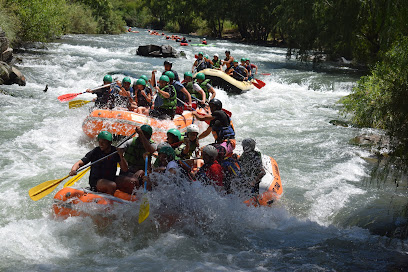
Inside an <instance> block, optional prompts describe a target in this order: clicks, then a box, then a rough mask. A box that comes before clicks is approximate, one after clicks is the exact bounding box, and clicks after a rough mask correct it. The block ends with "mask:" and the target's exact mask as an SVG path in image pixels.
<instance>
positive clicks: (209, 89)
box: [207, 85, 217, 101]
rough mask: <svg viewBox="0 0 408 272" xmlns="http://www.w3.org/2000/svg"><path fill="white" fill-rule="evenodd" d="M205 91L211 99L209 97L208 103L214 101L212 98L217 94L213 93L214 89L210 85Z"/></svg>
mask: <svg viewBox="0 0 408 272" xmlns="http://www.w3.org/2000/svg"><path fill="white" fill-rule="evenodd" d="M207 90H208V92H209V93H211V97H210V101H211V100H212V99H214V97H215V95H216V94H217V93H216V92H215V90H214V88H213V87H212V86H211V85H210V86H208V88H207Z"/></svg>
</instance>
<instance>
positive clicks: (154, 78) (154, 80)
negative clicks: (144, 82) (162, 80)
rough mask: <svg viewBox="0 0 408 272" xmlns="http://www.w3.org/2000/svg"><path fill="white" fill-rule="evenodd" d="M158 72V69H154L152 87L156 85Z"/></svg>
mask: <svg viewBox="0 0 408 272" xmlns="http://www.w3.org/2000/svg"><path fill="white" fill-rule="evenodd" d="M156 72H157V70H153V71H152V78H151V79H150V84H151V85H152V87H156Z"/></svg>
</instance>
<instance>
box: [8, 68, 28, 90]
mask: <svg viewBox="0 0 408 272" xmlns="http://www.w3.org/2000/svg"><path fill="white" fill-rule="evenodd" d="M10 82H11V83H10V84H13V83H16V84H18V85H19V86H25V85H26V78H25V76H23V74H22V73H21V72H20V70H18V69H17V68H16V67H14V66H13V67H11V71H10Z"/></svg>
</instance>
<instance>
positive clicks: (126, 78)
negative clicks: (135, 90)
mask: <svg viewBox="0 0 408 272" xmlns="http://www.w3.org/2000/svg"><path fill="white" fill-rule="evenodd" d="M125 82H128V83H132V80H131V79H130V77H124V78H123V79H122V84H124V83H125Z"/></svg>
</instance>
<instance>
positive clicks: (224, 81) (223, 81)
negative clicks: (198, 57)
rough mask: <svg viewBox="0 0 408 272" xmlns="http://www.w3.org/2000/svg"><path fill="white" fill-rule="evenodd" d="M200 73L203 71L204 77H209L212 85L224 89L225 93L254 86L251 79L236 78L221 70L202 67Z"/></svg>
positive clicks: (240, 90)
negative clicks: (240, 79) (241, 79)
mask: <svg viewBox="0 0 408 272" xmlns="http://www.w3.org/2000/svg"><path fill="white" fill-rule="evenodd" d="M200 73H203V74H204V75H205V78H206V79H207V78H209V79H211V84H212V85H213V86H214V87H219V88H221V89H224V90H225V91H226V92H227V93H233V94H240V93H242V92H245V91H248V90H250V89H253V88H254V85H253V84H252V82H251V81H239V80H236V79H235V78H233V77H232V76H229V75H227V74H226V73H224V72H223V71H221V70H217V69H204V70H201V71H200Z"/></svg>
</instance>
